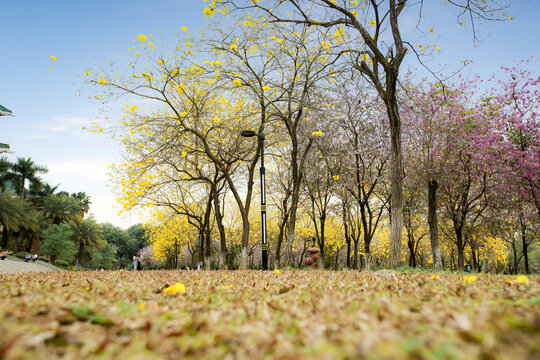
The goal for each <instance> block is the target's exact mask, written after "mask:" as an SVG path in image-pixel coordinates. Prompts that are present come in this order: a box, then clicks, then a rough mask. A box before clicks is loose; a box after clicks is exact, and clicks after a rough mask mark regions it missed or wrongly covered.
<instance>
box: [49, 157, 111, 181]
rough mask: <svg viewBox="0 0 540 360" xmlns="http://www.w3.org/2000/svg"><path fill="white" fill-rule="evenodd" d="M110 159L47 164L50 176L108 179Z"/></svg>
mask: <svg viewBox="0 0 540 360" xmlns="http://www.w3.org/2000/svg"><path fill="white" fill-rule="evenodd" d="M108 166H109V160H101V161H100V160H91V159H90V160H85V159H82V160H77V161H60V162H52V163H48V164H47V168H48V169H49V172H48V174H47V175H48V176H50V177H55V178H56V177H63V176H66V175H67V176H76V177H79V178H85V179H87V178H99V179H101V180H108V179H109V177H108V175H107V171H108V170H107V167H108Z"/></svg>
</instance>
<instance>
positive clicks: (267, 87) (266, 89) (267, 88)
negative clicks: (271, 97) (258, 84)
mask: <svg viewBox="0 0 540 360" xmlns="http://www.w3.org/2000/svg"><path fill="white" fill-rule="evenodd" d="M262 89H263V91H268V90H270V86H268V85H265V86H263V88H262Z"/></svg>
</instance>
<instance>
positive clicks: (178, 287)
mask: <svg viewBox="0 0 540 360" xmlns="http://www.w3.org/2000/svg"><path fill="white" fill-rule="evenodd" d="M163 292H164V293H166V294H169V295H172V294H176V293H180V294H185V293H186V286H185V285H184V284H182V283H176V284H174V285H173V286H169V287H168V288H166V289H164V290H163Z"/></svg>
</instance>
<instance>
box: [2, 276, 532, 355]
mask: <svg viewBox="0 0 540 360" xmlns="http://www.w3.org/2000/svg"><path fill="white" fill-rule="evenodd" d="M0 334H1V335H0V359H4V358H5V359H50V358H66V359H86V358H118V359H132V358H138V359H160V358H162V359H180V358H212V359H227V358H229V359H243V358H245V359H248V358H249V359H269V358H276V359H304V358H307V359H309V358H311V359H334V358H335V359H349V358H350V359H356V358H367V359H396V358H419V359H466V358H487V359H489V358H496V359H499V358H501V359H505V358H512V359H538V358H540V277H539V276H531V277H528V278H527V277H523V276H522V277H520V278H516V277H509V276H498V275H485V274H481V275H477V276H476V277H468V276H466V275H463V274H436V275H432V274H429V273H392V272H384V271H383V272H375V273H374V272H356V271H342V272H333V271H281V272H280V273H279V272H278V271H276V272H271V271H268V272H262V271H139V272H135V271H101V272H51V273H22V274H9V275H8V274H1V275H0Z"/></svg>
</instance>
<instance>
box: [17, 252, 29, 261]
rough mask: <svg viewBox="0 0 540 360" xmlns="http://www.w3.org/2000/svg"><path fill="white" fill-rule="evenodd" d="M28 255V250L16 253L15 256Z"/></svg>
mask: <svg viewBox="0 0 540 360" xmlns="http://www.w3.org/2000/svg"><path fill="white" fill-rule="evenodd" d="M26 255H28V253H27V252H26V251H21V252H18V253H16V254H15V256H16V257H18V258H19V259H24V258H25V257H26Z"/></svg>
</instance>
